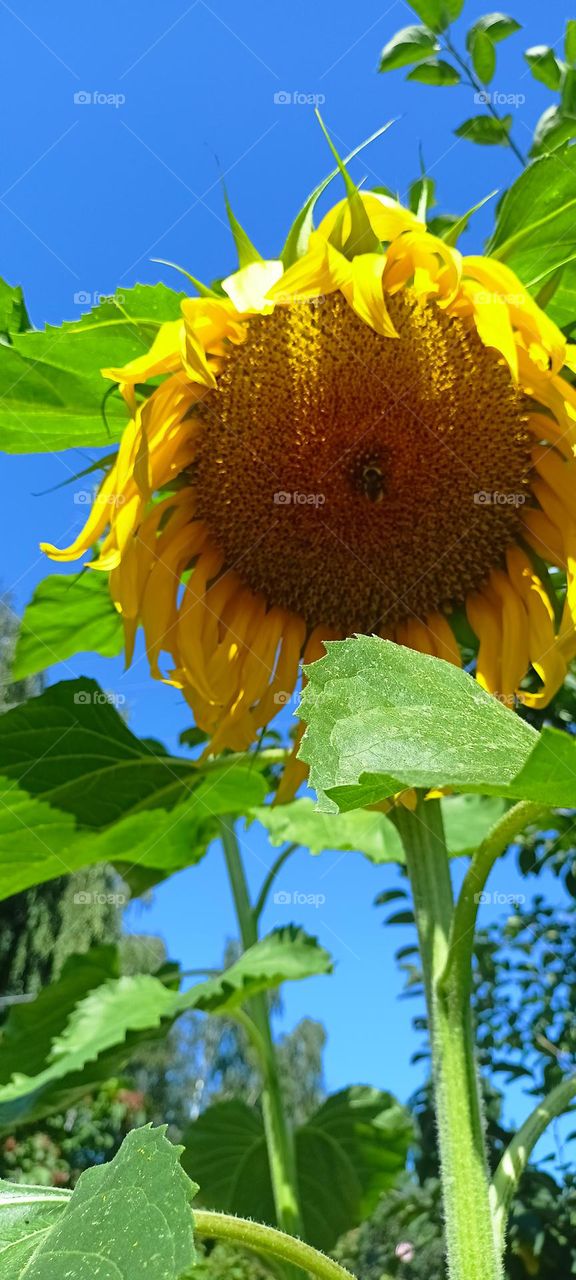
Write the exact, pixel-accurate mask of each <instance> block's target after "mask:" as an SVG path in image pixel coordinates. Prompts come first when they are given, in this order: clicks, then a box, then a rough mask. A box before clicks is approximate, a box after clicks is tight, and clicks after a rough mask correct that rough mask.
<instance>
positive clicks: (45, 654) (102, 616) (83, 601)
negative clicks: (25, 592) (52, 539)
mask: <svg viewBox="0 0 576 1280" xmlns="http://www.w3.org/2000/svg"><path fill="white" fill-rule="evenodd" d="M123 643H124V632H123V629H122V622H121V619H120V614H119V613H118V612H117V611H116V609H115V608H114V605H113V603H112V600H111V597H110V592H109V590H108V581H107V578H106V575H105V574H101V573H92V572H90V571H88V572H86V573H82V574H81V576H79V577H78V576H77V577H71V576H68V577H66V576H63V575H59V574H51V575H50V577H48V578H44V580H43V581H42V582H40V583H39V585H38V586H37V587H36V590H35V592H34V595H33V597H32V600H31V602H30V604H29V605H28V607H27V609H26V611H25V613H24V617H23V619H22V624H21V627H20V632H19V635H18V643H17V645H16V653H15V656H14V662H13V665H12V673H11V674H12V678H13V679H14V680H23V679H24V678H25V677H26V676H30V675H35V674H36V672H38V671H45V670H46V668H47V667H49V666H51V665H52V664H53V663H55V662H64V661H65V660H66V658H71V657H73V655H74V654H76V653H100V654H102V655H103V656H104V657H105V658H110V657H113V656H114V655H115V654H117V653H120V651H121V649H122V646H123Z"/></svg>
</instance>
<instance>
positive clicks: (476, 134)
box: [454, 116, 512, 147]
mask: <svg viewBox="0 0 576 1280" xmlns="http://www.w3.org/2000/svg"><path fill="white" fill-rule="evenodd" d="M511 128H512V116H502V117H501V119H499V120H495V119H494V116H472V117H471V118H470V120H465V121H464V123H463V124H461V125H459V127H458V128H457V129H455V130H454V133H455V134H456V137H457V138H466V139H467V140H468V142H477V143H479V144H480V146H482V147H495V146H496V147H497V146H507V145H508V140H509V133H510V130H511Z"/></svg>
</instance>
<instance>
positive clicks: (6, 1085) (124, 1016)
mask: <svg viewBox="0 0 576 1280" xmlns="http://www.w3.org/2000/svg"><path fill="white" fill-rule="evenodd" d="M331 967H332V962H331V960H330V957H329V955H328V954H327V952H326V951H324V950H323V948H322V947H320V946H319V945H318V943H317V942H316V940H315V939H314V938H310V937H309V936H308V935H307V934H305V933H304V932H303V931H302V930H299V929H296V928H295V927H294V926H288V927H287V928H284V929H277V930H275V932H273V933H271V934H269V935H268V936H267V937H266V938H263V939H261V941H259V942H257V943H255V944H254V946H253V947H251V948H249V949H248V950H247V951H245V952H243V954H242V955H241V956H240V957H239V959H238V960H237V961H235V963H234V964H232V965H231V966H230V967H229V968H227V969H225V970H223V971H222V973H221V974H219V975H218V976H217V977H214V978H210V979H208V980H207V981H206V982H201V983H198V984H197V985H196V986H194V987H192V988H190V989H189V990H187V991H184V992H180V991H178V990H177V989H174V987H175V981H176V982H177V977H178V975H177V973H176V974H175V973H174V970H173V968H172V967H171V966H169V967H168V968H167V971H166V972H162V971H161V972H160V974H159V975H158V976H152V975H151V974H142V973H140V974H135V975H133V976H132V977H129V976H123V977H122V976H118V974H119V960H118V956H117V953H116V952H115V951H114V949H113V948H100V949H96V950H95V951H94V952H92V953H90V952H89V953H88V954H87V955H86V956H83V957H78V958H77V957H74V960H70V961H69V962H68V964H67V965H66V966H65V967H64V970H63V972H62V976H61V978H60V979H59V981H58V982H56V983H53V984H52V985H51V986H49V987H46V988H45V989H44V990H43V991H42V992H41V993H40V995H39V996H38V997H37V999H36V1000H35V1001H32V1002H31V1003H29V1004H24V1005H17V1006H16V1007H15V1008H13V1009H12V1010H11V1012H10V1015H9V1018H8V1020H7V1023H6V1026H5V1028H4V1032H3V1036H2V1040H1V1042H0V1081H1V1082H2V1085H1V1087H0V1128H3V1129H4V1131H5V1132H6V1131H7V1130H8V1131H10V1130H11V1129H12V1127H13V1126H14V1125H15V1124H17V1123H32V1122H34V1121H36V1120H38V1119H40V1118H41V1117H42V1116H44V1115H47V1114H50V1112H51V1111H55V1110H59V1109H60V1108H61V1107H62V1106H65V1105H67V1104H68V1103H69V1102H73V1101H75V1100H76V1099H77V1098H79V1097H82V1096H84V1095H85V1094H86V1093H88V1092H90V1091H91V1090H92V1089H93V1088H94V1087H95V1086H96V1085H97V1084H99V1083H100V1082H101V1081H102V1080H105V1079H107V1078H109V1076H110V1075H112V1074H115V1073H116V1072H117V1071H118V1070H119V1069H120V1068H121V1067H122V1066H124V1065H125V1064H126V1063H127V1062H128V1061H129V1060H130V1058H131V1057H132V1056H133V1054H134V1051H135V1049H136V1047H137V1046H138V1045H140V1044H141V1043H145V1042H146V1041H149V1040H153V1039H155V1038H156V1036H157V1035H159V1034H160V1035H161V1034H163V1033H165V1032H166V1030H167V1029H168V1028H169V1027H170V1026H171V1025H172V1023H173V1022H174V1021H175V1020H176V1019H177V1018H179V1017H180V1016H181V1015H182V1014H183V1013H185V1012H186V1011H187V1010H189V1009H198V1010H201V1011H202V1012H206V1013H218V1014H222V1013H223V1014H230V1013H231V1012H234V1011H235V1010H237V1009H239V1008H240V1007H241V1006H242V1005H243V1004H245V1003H246V1001H249V1000H250V998H253V997H254V996H255V995H257V994H258V993H260V992H262V991H271V990H274V989H275V988H277V987H279V986H280V985H281V984H282V982H284V981H290V980H291V981H297V980H299V979H302V978H306V977H311V976H312V975H316V974H321V973H329V972H330V970H331ZM39 1027H41V1034H39V1033H38V1028H39Z"/></svg>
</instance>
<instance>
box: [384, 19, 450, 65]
mask: <svg viewBox="0 0 576 1280" xmlns="http://www.w3.org/2000/svg"><path fill="white" fill-rule="evenodd" d="M439 48H440V45H439V44H438V41H437V39H436V36H435V35H434V33H433V32H432V31H429V30H428V28H427V27H403V29H402V31H397V32H396V35H394V36H392V39H391V40H389V41H388V44H387V45H385V46H384V48H383V50H382V54H381V57H380V65H379V67H378V70H379V71H396V70H397V68H398V67H408V66H410V64H411V63H413V62H422V61H423V59H424V58H429V57H430V54H432V53H437V52H438V50H439Z"/></svg>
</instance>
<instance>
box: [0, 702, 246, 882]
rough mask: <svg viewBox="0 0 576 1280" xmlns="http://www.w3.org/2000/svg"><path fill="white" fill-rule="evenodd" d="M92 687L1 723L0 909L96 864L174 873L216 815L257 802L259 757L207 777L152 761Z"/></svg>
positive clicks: (198, 846)
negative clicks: (15, 896)
mask: <svg viewBox="0 0 576 1280" xmlns="http://www.w3.org/2000/svg"><path fill="white" fill-rule="evenodd" d="M115 697H118V695H113V694H106V693H103V692H102V690H100V689H99V687H98V685H97V684H96V683H95V682H94V681H92V680H75V681H74V680H72V681H64V682H62V683H61V684H58V685H54V686H52V687H51V688H49V689H47V690H46V691H45V692H44V693H43V694H42V695H41V696H40V697H38V698H33V699H31V700H30V701H29V702H28V703H26V704H24V705H22V706H19V707H15V708H13V709H12V711H9V712H7V713H6V714H5V715H3V716H0V900H1V899H2V898H6V897H10V896H11V895H12V894H14V893H18V892H20V891H21V890H22V889H25V888H29V887H31V886H32V885H35V884H41V883H43V882H44V881H46V880H51V879H54V878H55V877H57V876H60V875H62V874H63V872H64V871H73V870H78V869H79V868H81V867H85V866H90V865H92V864H94V863H96V862H102V861H108V862H112V861H115V862H119V863H120V862H121V863H127V864H128V866H134V865H138V866H141V867H152V868H159V869H161V870H163V872H164V873H168V872H170V871H174V870H178V869H180V868H182V867H185V866H189V865H190V864H191V863H193V862H196V861H198V859H199V858H200V857H202V855H203V853H204V852H205V850H206V847H207V845H208V843H209V841H210V840H211V839H212V838H213V836H214V835H215V834H216V833H217V830H218V817H219V815H222V814H225V813H231V814H238V813H245V812H247V811H248V810H249V809H250V808H251V807H252V806H254V805H258V804H262V803H263V801H264V798H265V796H266V793H267V790H268V784H267V782H266V780H265V778H264V776H263V775H262V772H261V770H260V768H259V763H258V760H257V759H255V760H251V761H249V762H247V763H246V764H243V763H241V762H240V763H238V762H234V761H233V762H229V761H226V760H225V759H224V760H223V761H222V762H221V764H220V763H219V764H218V765H216V766H215V765H209V766H206V768H203V767H202V766H199V765H197V764H195V762H194V761H193V760H190V759H188V760H186V759H181V758H178V757H172V756H169V755H167V754H165V753H162V754H160V753H158V752H157V751H156V750H154V748H153V747H151V746H150V745H148V744H147V743H145V742H143V741H141V740H139V739H138V738H136V737H135V736H134V734H133V733H132V732H131V731H130V729H129V728H128V726H127V725H126V723H125V722H124V720H123V719H122V717H121V716H120V715H118V712H117V711H116V710H115V708H114V706H113V705H112V702H113V701H114V698H115Z"/></svg>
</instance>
